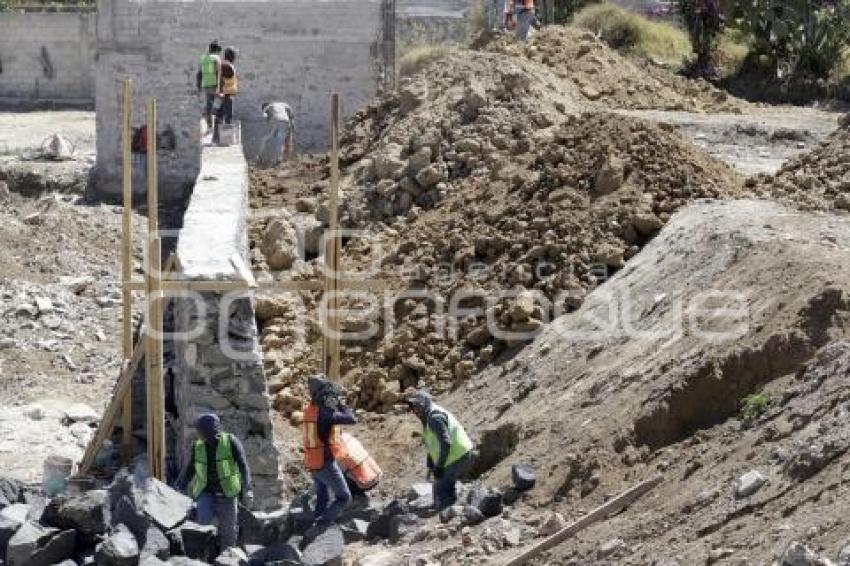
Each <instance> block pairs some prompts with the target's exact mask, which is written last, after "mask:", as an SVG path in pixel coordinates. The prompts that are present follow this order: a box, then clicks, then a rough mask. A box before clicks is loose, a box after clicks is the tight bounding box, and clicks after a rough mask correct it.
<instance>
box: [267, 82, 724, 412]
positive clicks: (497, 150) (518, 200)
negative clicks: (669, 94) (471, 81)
mask: <svg viewBox="0 0 850 566" xmlns="http://www.w3.org/2000/svg"><path fill="white" fill-rule="evenodd" d="M490 87H491V85H490V84H489V83H488V84H486V85H485V86H484V89H483V93H481V104H480V105H479V106H477V108H476V109H475V112H474V114H472V115H470V114H469V113H468V110H469V106H468V102H467V101H466V99H467V98H468V97H469V90H470V87H469V86H467V87H464V88H465V90H464V92H465V93H466V94H465V95H463V96H460V95H459V97H458V100H457V101H456V103H455V105H454V106H450V107H449V108H445V107H443V106H440V107H439V110H438V111H439V112H440V114H441V116H442V119H441V120H440V121H438V122H437V123H436V124H435V121H427V120H425V121H421V120H422V118H421V117H420V115H419V112H424V113H425V114H428V113H430V112H431V111H430V110H428V109H424V108H423V109H422V110H421V111H416V112H413V113H408V114H404V113H403V112H402V111H401V110H400V109H398V108H397V109H396V110H395V111H391V112H389V113H385V114H383V116H384V120H385V124H384V125H383V126H382V127H377V128H375V127H374V124H375V123H374V122H370V119H369V118H366V117H367V116H374V117H377V116H379V115H381V114H380V113H377V112H374V111H368V112H366V113H364V114H363V115H362V116H360V117H359V118H358V119H355V120H354V121H353V125H352V128H351V129H349V130H348V132H347V135H346V139H347V140H348V141H349V143H350V144H351V145H348V146H346V151H348V152H349V153H348V155H350V156H351V155H353V153H352V151H353V150H352V147H358V148H364V147H370V148H371V151H372V153H371V156H372V157H369V158H363V159H358V160H355V161H354V164H353V165H352V166H351V167H350V168H349V169H348V174H349V175H348V178H347V184H348V187H349V206H348V211H349V214H350V213H351V211H358V213H357V214H358V216H359V217H360V218H362V219H363V220H362V222H361V225H363V226H368V223H365V220H368V219H372V220H383V221H384V222H391V223H392V224H391V225H390V227H383V226H384V225H383V224H377V225H373V226H372V229H373V230H375V232H374V234H375V237H376V239H375V240H374V241H371V242H369V243H365V242H363V241H360V242H356V243H354V242H353V243H350V244H349V245H348V246H347V248H346V253H345V258H344V261H345V262H346V269H354V270H357V269H364V266H367V265H370V264H373V263H378V264H379V265H380V268H379V270H378V273H377V274H376V275H375V276H374V277H375V278H376V279H378V280H380V281H382V282H384V283H387V284H388V285H389V286H390V288H392V289H394V290H395V291H396V293H397V296H395V297H393V298H392V299H391V303H390V306H389V308H385V309H383V310H381V311H380V313H378V314H377V315H376V314H375V313H374V311H373V310H372V309H367V308H365V306H364V304H363V303H362V302H361V303H357V302H356V301H355V302H354V304H351V305H349V306H351V307H352V308H353V309H354V310H355V311H359V312H354V313H352V314H350V315H349V316H348V317H347V318H346V320H345V321H344V324H345V325H346V327H347V328H349V329H357V328H363V327H365V326H368V325H369V324H370V323H371V322H375V321H376V320H375V319H374V318H369V317H377V322H378V323H379V326H380V330H379V331H378V332H377V333H376V334H374V335H373V336H371V337H370V338H369V339H367V340H365V341H355V342H352V343H349V344H345V345H344V347H345V355H344V359H345V360H346V367H345V369H346V370H347V375H346V384H347V386H348V387H349V390H350V392H351V395H352V399H353V400H354V401H356V403H357V404H358V406H361V407H364V408H367V409H370V410H384V411H386V410H390V409H391V408H392V406H393V404H394V403H396V402H397V401H398V398H399V394H400V392H401V391H404V390H405V389H407V388H409V387H418V386H421V385H427V386H429V387H431V388H432V389H434V390H435V391H446V390H448V389H450V388H451V387H453V386H454V385H455V384H456V383H457V382H459V381H463V380H465V379H466V378H468V377H469V376H471V375H472V374H474V373H475V372H476V371H478V370H480V369H481V368H483V367H485V366H487V365H488V364H490V363H491V362H493V361H494V360H496V359H497V358H498V356H499V355H500V354H502V353H503V352H509V351H511V350H512V349H515V348H517V347H520V346H522V345H523V344H525V343H527V342H528V341H530V340H531V339H533V338H534V336H535V335H536V334H537V333H538V332H539V331H540V330H541V328H542V327H543V326H544V325H545V323H546V322H548V321H550V320H551V319H552V318H553V317H554V316H555V315H557V314H559V313H563V312H569V311H571V310H574V309H576V308H577V307H578V306H579V305H580V304H581V302H582V300H583V298H584V296H585V294H586V293H587V292H588V290H590V289H592V288H594V287H595V286H597V285H598V284H599V283H601V282H602V281H604V280H605V279H607V278H608V277H609V276H610V275H612V274H613V273H615V272H616V271H617V270H618V269H620V268H621V267H622V266H623V265H624V262H625V261H626V260H627V259H628V258H630V257H632V256H634V255H635V254H636V253H638V251H639V250H640V249H641V247H642V246H643V245H645V244H646V242H648V241H649V240H650V239H651V238H652V236H653V235H654V234H655V233H656V232H657V231H658V230H659V229H660V228H661V227H662V226H663V225H664V223H665V222H666V221H667V220H668V219H669V217H670V215H671V214H672V213H673V212H675V211H676V210H678V209H679V208H680V207H681V206H683V205H686V204H688V203H690V202H692V201H694V200H695V199H700V198H728V197H731V196H734V195H736V194H737V193H738V190H739V187H740V179H739V178H738V177H737V176H736V175H735V174H734V173H733V172H732V171H731V169H729V167H727V166H726V165H724V164H722V163H720V162H718V161H716V160H714V159H712V158H710V157H707V156H705V155H703V154H702V153H700V152H699V151H697V150H696V149H695V148H694V147H693V146H691V145H690V144H689V143H687V142H685V141H684V140H683V139H682V138H681V137H680V136H679V135H678V134H676V133H675V132H673V131H672V129H671V128H665V127H661V126H656V125H653V124H650V123H648V122H644V121H641V120H637V119H632V118H627V117H621V116H612V115H608V114H588V115H582V116H566V117H564V118H563V119H562V121H561V122H560V123H558V124H557V125H556V124H550V125H546V126H545V127H543V126H541V127H539V128H537V129H532V128H528V125H527V120H526V119H525V118H522V117H514V115H513V114H512V113H510V112H507V111H506V107H509V106H510V103H511V100H510V99H509V98H505V97H507V96H508V95H507V94H506V93H494V92H493V91H490V90H489V88H490ZM384 104H386V102H384ZM364 122H368V123H371V124H372V126H373V127H370V128H365V127H363V124H364ZM422 128H427V129H422ZM506 130H507V131H510V132H511V133H512V135H511V136H508V135H507V134H506V133H504V131H506ZM367 131H371V132H373V133H374V135H375V136H376V137H377V140H374V139H372V138H370V137H368V136H366V135H365V132H367ZM358 132H359V135H358ZM392 140H396V141H398V140H402V141H403V142H404V145H400V144H398V143H394V142H393V141H392ZM422 140H431V141H430V145H427V146H424V147H420V146H419V145H418V144H420V143H421V141H422ZM503 142H507V143H503ZM360 151H362V150H360ZM352 160H353V158H352ZM427 170H432V171H435V172H439V174H440V175H442V177H441V179H442V180H440V181H439V182H437V184H436V185H435V186H433V188H431V189H428V190H426V187H427V186H429V183H430V180H429V179H427V178H425V175H424V174H423V171H427ZM436 174H437V173H435V175H436ZM266 180H268V179H267V178H266ZM272 186H274V183H271V185H270V184H269V183H266V184H264V185H263V188H262V190H263V191H273V190H274V189H273V188H272ZM416 191H418V197H427V198H417V200H416V201H415V202H411V200H412V197H413V192H416ZM429 194H430V195H431V196H428V195H429ZM402 199H405V200H404V201H402ZM396 213H400V214H404V216H396V215H395V214H396ZM261 216H262V215H261ZM296 216H297V215H296ZM349 219H351V216H349ZM290 221H292V222H293V225H294V226H295V227H296V228H297V227H298V226H299V225H301V226H303V225H304V224H303V222H304V221H298V220H292V219H290ZM314 222H315V221H314ZM297 231H298V230H297V229H296V230H293V231H292V233H291V234H290V236H292V235H293V234H295V233H296V232H297ZM261 240H262V241H261ZM255 241H256V242H259V243H258V246H257V247H258V248H259V249H260V250H262V249H263V246H264V245H265V243H267V240H265V239H262V237H261V236H260V235H259V234H256V235H255ZM378 242H380V244H378ZM292 245H294V244H292ZM377 248H380V249H381V250H383V251H384V252H386V253H384V254H383V255H381V256H380V257H375V253H376V249H377ZM305 259H307V258H305ZM292 265H293V266H294V267H293V270H294V271H295V272H297V273H298V275H297V277H301V276H302V275H303V274H304V273H308V274H315V273H316V272H315V267H314V266H313V265H310V262H307V263H306V264H304V263H303V262H302V263H298V262H293V263H292ZM318 298H319V297H318V295H317V294H314V295H311V296H310V297H309V298H306V299H305V301H306V304H307V305H308V307H311V306H313V305H315V304H316V302H317V301H318ZM538 298H539V299H540V301H542V303H543V304H542V305H539V304H537V302H538ZM296 306H297V305H294V304H291V303H284V302H282V301H278V302H276V303H275V305H274V306H270V307H269V308H268V309H263V310H264V311H268V312H269V313H273V314H270V315H269V316H268V317H267V320H265V321H263V322H264V324H265V327H266V328H268V329H270V330H269V331H268V332H269V333H270V334H269V335H268V337H267V338H266V339H265V342H264V343H265V346H266V348H267V352H269V351H271V352H272V354H271V357H272V358H274V357H275V356H278V354H277V352H279V351H282V350H286V352H281V353H280V356H281V357H280V363H279V364H278V363H276V364H275V368H276V369H275V372H277V373H278V374H279V375H281V376H283V377H282V381H283V382H284V383H285V386H282V387H284V389H283V392H282V394H281V398H280V401H279V403H278V406H279V408H280V409H281V410H282V411H283V412H284V413H285V414H291V413H292V412H293V411H295V410H297V408H298V406H299V404H300V401H299V398H300V396H301V395H303V377H304V376H305V375H306V374H307V373H309V372H310V371H315V366H316V365H317V364H316V360H317V356H316V355H315V354H316V352H315V351H314V350H315V349H316V348H315V347H311V346H310V345H309V343H310V342H311V341H315V340H317V338H318V332H317V329H316V325H315V324H312V325H311V328H309V329H308V330H307V332H306V336H307V340H306V342H307V344H305V343H304V341H302V342H301V344H302V346H301V347H300V349H299V348H297V347H295V346H294V343H295V335H294V333H292V332H290V331H288V330H286V329H287V328H288V327H290V326H291V324H292V321H293V320H294V319H295V317H296ZM264 332H266V331H264ZM314 344H318V343H317V342H314ZM278 366H279V367H278Z"/></svg>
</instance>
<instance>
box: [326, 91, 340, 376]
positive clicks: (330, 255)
mask: <svg viewBox="0 0 850 566" xmlns="http://www.w3.org/2000/svg"><path fill="white" fill-rule="evenodd" d="M339 115H340V108H339V94H338V93H333V94H332V95H331V155H330V166H331V184H330V199H329V203H328V237H327V238H325V298H326V300H325V305H326V307H327V313H326V318H325V332H324V341H323V348H322V350H323V359H324V364H323V365H324V372H325V375H327V376H328V378H329V379H331V380H334V381H336V380H338V379H339V378H340V375H339V374H340V369H339V316H338V313H337V309H338V307H339V297H338V292H339V254H340V248H341V245H340V234H339V218H338V215H339Z"/></svg>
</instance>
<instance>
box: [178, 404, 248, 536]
mask: <svg viewBox="0 0 850 566" xmlns="http://www.w3.org/2000/svg"><path fill="white" fill-rule="evenodd" d="M195 430H196V431H197V433H198V438H197V440H195V442H194V444H193V445H192V448H191V450H190V452H189V455H188V458H187V459H186V466H185V467H184V468H183V472H182V473H181V474H180V477H179V478H178V480H177V488H178V489H180V490H186V493H187V494H188V495H189V497H191V498H192V499H194V500H195V504H196V506H197V512H198V523H200V524H201V525H210V524H212V522H213V519H216V518H217V519H218V534H219V539H220V540H219V543H220V546H221V549H222V550H224V549H226V548H230V547H232V546H236V535H237V527H236V524H237V523H236V519H237V498H239V497H241V498H242V502H243V504H244V505H245V506H246V507H249V508H250V507H251V506H252V504H253V502H254V492H253V491H252V487H251V470H250V468H249V467H248V461H247V460H246V458H245V449H244V448H243V447H242V443H241V442H239V440H238V439H237V438H236V437H235V436H233V435H232V434H230V433H227V432H224V431H223V430H222V426H221V421H220V420H219V418H218V416H217V415H215V414H207V415H201V416H200V417H198V419H197V420H196V421H195ZM187 486H188V489H187Z"/></svg>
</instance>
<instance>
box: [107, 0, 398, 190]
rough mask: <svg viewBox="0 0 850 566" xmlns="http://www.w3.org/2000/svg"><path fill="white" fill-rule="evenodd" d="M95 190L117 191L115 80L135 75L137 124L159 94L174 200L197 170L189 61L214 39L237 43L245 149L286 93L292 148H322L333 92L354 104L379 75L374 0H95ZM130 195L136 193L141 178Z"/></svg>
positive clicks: (165, 174) (350, 108) (164, 163)
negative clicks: (292, 117) (266, 109)
mask: <svg viewBox="0 0 850 566" xmlns="http://www.w3.org/2000/svg"><path fill="white" fill-rule="evenodd" d="M98 12H99V14H98V30H97V37H98V61H97V67H96V68H97V88H96V91H97V111H98V112H97V167H96V173H95V184H94V191H95V193H96V194H95V196H98V197H101V198H102V197H109V196H113V197H114V196H116V195H118V194H120V166H121V154H120V147H121V83H122V81H123V80H124V78H127V77H129V78H132V79H134V81H135V105H134V110H135V120H134V123H135V125H136V126H139V125H141V124H142V123H143V121H144V115H143V108H144V99H145V98H146V97H150V96H154V97H156V99H157V104H158V112H159V130H160V134H163V133H166V132H167V133H168V134H169V135H168V136H165V137H164V138H163V137H161V139H165V140H169V139H172V138H173V140H174V142H175V144H174V148H173V149H165V148H163V149H161V150H160V153H159V156H160V169H159V170H160V184H161V198H162V199H164V200H167V199H175V200H176V199H180V198H182V197H183V196H184V194H185V191H186V188H187V187H188V186H190V185H191V184H192V182H194V179H195V177H196V176H197V174H198V171H199V167H200V148H199V144H198V140H199V137H200V126H199V124H200V119H201V109H202V104H201V100H200V97H199V96H198V94H197V92H196V90H195V75H196V71H197V66H198V60H199V58H200V56H201V55H202V53H204V52H205V51H206V48H207V45H208V44H209V42H210V41H211V40H212V39H218V40H219V41H220V42H221V43H222V44H223V45H225V46H227V45H233V46H235V47H236V48H237V49H238V52H239V54H238V58H237V61H236V66H237V70H238V72H239V77H240V93H239V95H238V96H237V97H236V101H235V118H236V119H237V120H240V121H241V123H242V134H243V144H244V146H245V148H246V153H248V155H249V156H250V155H252V154H254V153H256V149H257V146H258V141H259V140H260V139H262V137H263V136H264V135H265V133H266V132H267V131H268V130H267V125H266V124H265V122H264V120H263V118H262V115H261V112H260V104H261V103H262V102H264V101H269V100H285V101H287V102H289V103H290V104H291V105H292V106H293V108H294V109H295V113H296V120H297V125H298V128H297V133H296V149H297V150H299V151H304V150H318V151H324V150H325V149H326V148H327V142H328V131H329V116H330V102H329V98H330V93H331V92H332V91H334V90H336V91H338V92H340V94H341V96H342V101H343V113H344V115H348V114H350V113H352V112H354V111H355V110H357V109H358V108H359V107H360V106H361V105H363V104H364V103H365V102H367V101H368V100H369V99H370V98H371V97H372V96H374V95H375V93H376V92H377V90H378V88H379V85H380V83H381V80H382V69H383V67H382V60H381V55H380V53H381V50H380V48H379V47H380V42H381V37H382V29H383V18H382V0H327V1H322V2H316V1H315V0H267V1H257V0H247V1H236V0H188V1H174V0H165V1H159V2H152V1H147V0H100V2H99V3H98ZM172 134H173V136H172ZM135 190H136V191H137V192H138V193H139V194H141V193H144V186H143V184H142V183H141V182H138V183H136V184H135Z"/></svg>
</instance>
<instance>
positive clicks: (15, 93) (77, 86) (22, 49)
mask: <svg viewBox="0 0 850 566" xmlns="http://www.w3.org/2000/svg"><path fill="white" fill-rule="evenodd" d="M96 19H97V16H96V14H94V13H92V12H63V13H44V12H0V103H4V104H10V103H11V104H25V105H26V104H35V103H38V102H41V101H57V102H69V103H77V104H92V103H93V102H94V59H95V22H96Z"/></svg>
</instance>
